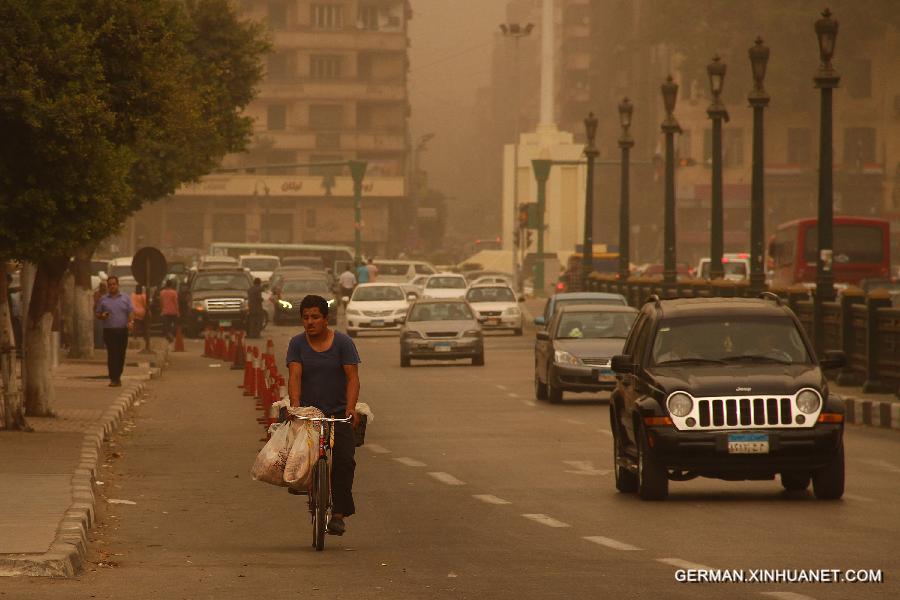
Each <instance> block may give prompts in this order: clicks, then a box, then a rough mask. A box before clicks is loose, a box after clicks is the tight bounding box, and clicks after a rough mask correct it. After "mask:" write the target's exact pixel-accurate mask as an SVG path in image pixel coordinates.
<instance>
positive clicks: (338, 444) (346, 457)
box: [331, 414, 356, 517]
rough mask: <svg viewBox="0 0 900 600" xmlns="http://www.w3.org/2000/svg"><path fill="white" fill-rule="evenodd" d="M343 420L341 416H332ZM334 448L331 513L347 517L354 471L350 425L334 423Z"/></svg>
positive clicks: (353, 449)
mask: <svg viewBox="0 0 900 600" xmlns="http://www.w3.org/2000/svg"><path fill="white" fill-rule="evenodd" d="M334 416H335V417H339V418H343V417H344V415H343V414H337V415H334ZM333 425H334V448H332V449H331V500H332V505H333V506H332V512H336V513H340V514H342V515H344V516H345V517H349V516H350V515H352V514H353V513H355V512H356V506H355V505H354V504H353V474H354V472H355V471H356V459H355V458H354V456H355V455H356V438H355V437H354V435H353V426H352V425H351V424H350V423H334V424H333Z"/></svg>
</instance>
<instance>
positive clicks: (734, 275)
mask: <svg viewBox="0 0 900 600" xmlns="http://www.w3.org/2000/svg"><path fill="white" fill-rule="evenodd" d="M710 265H712V260H711V259H710V258H709V257H708V256H707V257H705V258H701V259H700V262H698V263H697V271H696V274H697V278H698V279H709V278H710V274H709V273H710V272H709V269H710ZM722 269H723V271H724V273H725V276H724V279H726V280H727V281H746V280H747V279H749V278H750V255H749V254H747V253H746V252H740V253H726V254H723V255H722Z"/></svg>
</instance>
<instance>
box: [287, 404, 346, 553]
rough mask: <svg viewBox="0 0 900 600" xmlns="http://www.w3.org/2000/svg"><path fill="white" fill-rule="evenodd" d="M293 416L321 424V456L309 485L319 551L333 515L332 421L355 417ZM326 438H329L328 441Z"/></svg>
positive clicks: (323, 546)
mask: <svg viewBox="0 0 900 600" xmlns="http://www.w3.org/2000/svg"><path fill="white" fill-rule="evenodd" d="M292 418H294V419H300V420H303V421H318V424H319V458H318V460H316V465H315V466H314V467H313V473H312V482H311V484H310V487H309V514H310V520H311V521H312V526H313V540H312V545H313V547H314V548H315V549H316V550H317V551H322V550H324V549H325V529H326V527H327V525H328V519H329V517H330V516H331V449H332V448H333V447H334V426H333V425H332V423H349V422H350V421H352V420H353V417H345V418H343V419H335V418H331V417H301V416H296V415H293V416H292ZM326 440H328V441H327V443H326Z"/></svg>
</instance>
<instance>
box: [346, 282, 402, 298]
mask: <svg viewBox="0 0 900 600" xmlns="http://www.w3.org/2000/svg"><path fill="white" fill-rule="evenodd" d="M405 299H406V296H404V295H403V290H401V289H400V288H399V287H395V286H392V285H376V286H372V287H358V288H356V291H355V292H354V293H353V301H354V302H378V301H382V302H384V301H389V302H392V301H395V300H405Z"/></svg>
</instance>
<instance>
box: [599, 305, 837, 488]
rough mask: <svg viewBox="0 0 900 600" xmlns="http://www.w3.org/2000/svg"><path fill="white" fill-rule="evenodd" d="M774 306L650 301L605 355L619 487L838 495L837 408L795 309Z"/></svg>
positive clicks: (829, 361) (831, 361) (825, 362)
mask: <svg viewBox="0 0 900 600" xmlns="http://www.w3.org/2000/svg"><path fill="white" fill-rule="evenodd" d="M768 297H769V298H771V299H744V298H695V299H680V300H658V299H654V300H653V301H650V302H648V303H647V304H645V305H644V307H643V308H642V309H641V311H640V315H639V317H638V320H637V322H636V323H635V325H634V328H633V329H632V331H631V333H630V335H629V336H628V339H627V340H626V342H625V346H624V349H623V351H622V354H621V355H617V356H614V357H613V359H612V369H613V370H614V371H615V372H616V374H617V375H616V379H617V382H616V387H615V390H614V391H613V395H612V401H611V402H610V425H611V428H612V434H613V440H614V443H613V447H614V463H613V465H614V469H615V481H616V487H617V489H618V490H619V491H620V492H637V493H638V494H639V495H640V497H641V498H642V499H645V500H662V499H665V498H666V496H667V495H668V491H669V481H670V480H672V481H686V480H688V479H692V478H695V477H712V478H719V479H725V480H728V481H734V480H743V479H756V480H766V479H773V478H774V477H775V475H779V474H780V476H781V484H782V485H783V486H784V488H785V489H787V490H789V491H799V490H805V489H806V488H807V487H808V486H809V484H810V480H812V485H813V492H814V493H815V495H816V496H817V497H818V498H823V499H836V498H840V497H841V495H842V494H843V493H844V446H843V432H844V406H843V402H842V401H841V400H840V399H838V398H836V397H832V396H831V395H830V394H829V391H828V381H827V380H826V379H825V374H824V370H826V369H832V368H839V367H841V366H843V365H844V364H845V363H846V358H845V357H844V354H843V353H842V352H826V353H825V356H824V357H823V358H818V357H817V356H816V354H815V352H814V350H813V346H812V344H811V343H810V340H809V338H808V337H807V335H806V333H805V332H804V330H803V327H802V326H801V325H800V322H799V321H798V319H797V317H796V316H795V315H794V313H793V312H792V311H791V310H790V308H788V307H787V306H785V305H784V304H783V303H782V301H781V300H780V299H778V297H777V296H775V295H774V294H771V295H768Z"/></svg>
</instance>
